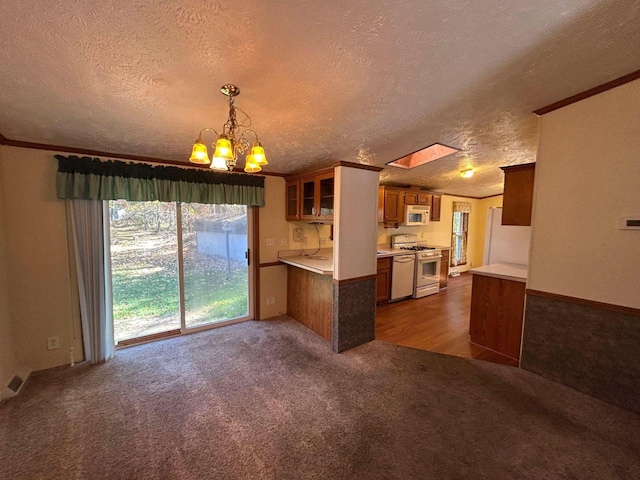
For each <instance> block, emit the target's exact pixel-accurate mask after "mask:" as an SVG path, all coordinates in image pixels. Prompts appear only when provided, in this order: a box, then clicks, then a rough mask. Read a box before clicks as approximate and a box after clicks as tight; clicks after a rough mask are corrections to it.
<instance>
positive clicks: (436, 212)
mask: <svg viewBox="0 0 640 480" xmlns="http://www.w3.org/2000/svg"><path fill="white" fill-rule="evenodd" d="M441 198H442V197H441V196H440V195H431V221H432V222H439V221H440V200H441Z"/></svg>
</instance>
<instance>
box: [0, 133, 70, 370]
mask: <svg viewBox="0 0 640 480" xmlns="http://www.w3.org/2000/svg"><path fill="white" fill-rule="evenodd" d="M54 153H55V152H47V151H41V150H30V149H24V148H16V147H6V146H5V147H2V154H3V157H4V158H3V161H2V174H3V176H4V187H5V199H4V207H5V211H4V213H5V215H4V216H5V219H6V228H7V247H8V252H9V262H8V271H9V279H10V282H9V294H10V298H11V322H12V324H13V333H14V336H15V337H14V338H15V349H16V353H17V357H18V361H19V362H20V363H23V364H25V365H28V366H30V367H31V368H33V369H34V370H41V369H44V368H49V367H55V366H58V365H62V364H65V363H69V361H70V349H71V347H74V352H75V358H76V360H81V359H82V343H81V337H80V334H79V332H80V321H79V314H78V310H77V306H76V308H74V302H73V301H72V297H73V295H74V292H73V291H72V282H71V279H70V268H69V253H68V247H67V222H66V217H65V204H64V201H63V200H60V199H58V198H56V189H55V182H56V171H57V162H56V160H55V159H54V158H53V154H54ZM54 336H57V337H59V340H60V348H58V349H56V350H47V337H54ZM74 336H75V337H76V338H75V339H74Z"/></svg>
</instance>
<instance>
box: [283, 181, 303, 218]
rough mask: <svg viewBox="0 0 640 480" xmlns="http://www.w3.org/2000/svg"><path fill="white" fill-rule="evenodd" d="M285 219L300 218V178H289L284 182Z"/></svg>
mask: <svg viewBox="0 0 640 480" xmlns="http://www.w3.org/2000/svg"><path fill="white" fill-rule="evenodd" d="M285 188H286V191H287V220H300V180H290V181H288V182H287V184H286V187H285Z"/></svg>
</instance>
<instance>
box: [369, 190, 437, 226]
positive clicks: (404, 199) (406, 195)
mask: <svg viewBox="0 0 640 480" xmlns="http://www.w3.org/2000/svg"><path fill="white" fill-rule="evenodd" d="M405 205H429V206H430V207H431V221H434V222H438V221H440V195H435V194H433V193H430V192H425V191H421V190H417V189H414V188H399V187H389V186H386V185H381V186H380V187H379V189H378V222H382V223H384V224H385V227H397V226H398V225H399V224H400V223H402V222H403V221H404V207H405Z"/></svg>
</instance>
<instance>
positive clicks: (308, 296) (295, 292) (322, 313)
mask: <svg viewBox="0 0 640 480" xmlns="http://www.w3.org/2000/svg"><path fill="white" fill-rule="evenodd" d="M287 299H288V300H287V315H289V316H290V317H292V318H295V319H296V320H297V321H299V322H300V323H301V324H303V325H304V326H305V327H307V328H309V329H310V330H312V331H314V332H316V333H317V334H318V335H320V336H321V337H322V338H324V339H325V340H327V341H329V342H330V341H331V339H332V336H331V331H332V325H333V279H332V277H331V276H330V275H320V274H318V273H313V272H309V271H308V270H304V269H302V268H297V267H293V266H290V265H289V266H287Z"/></svg>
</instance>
